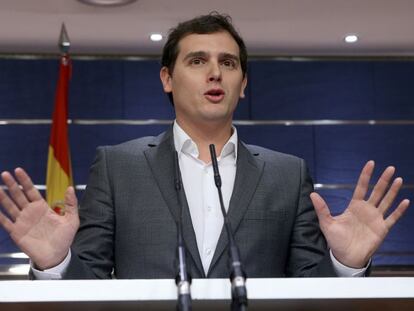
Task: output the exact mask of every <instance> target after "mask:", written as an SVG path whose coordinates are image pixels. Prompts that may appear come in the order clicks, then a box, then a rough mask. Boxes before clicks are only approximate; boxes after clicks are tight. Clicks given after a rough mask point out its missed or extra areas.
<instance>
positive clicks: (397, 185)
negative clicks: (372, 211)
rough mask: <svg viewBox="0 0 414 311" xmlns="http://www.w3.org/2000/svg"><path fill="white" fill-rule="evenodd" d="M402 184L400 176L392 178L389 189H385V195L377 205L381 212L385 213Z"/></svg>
mask: <svg viewBox="0 0 414 311" xmlns="http://www.w3.org/2000/svg"><path fill="white" fill-rule="evenodd" d="M402 184H403V180H402V178H401V177H398V178H396V179H395V180H394V182H393V183H392V185H391V187H390V189H389V190H388V191H387V194H386V195H385V197H384V198H383V199H382V201H381V203H380V205H379V206H378V209H379V211H380V212H381V213H382V214H385V213H386V212H387V210H388V209H389V208H390V207H391V205H392V203H393V202H394V200H395V198H396V197H397V194H398V192H399V191H400V189H401V186H402Z"/></svg>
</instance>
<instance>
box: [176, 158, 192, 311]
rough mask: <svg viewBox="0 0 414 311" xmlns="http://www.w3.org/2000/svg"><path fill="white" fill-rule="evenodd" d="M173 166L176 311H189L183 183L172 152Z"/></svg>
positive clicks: (189, 283) (190, 308)
mask: <svg viewBox="0 0 414 311" xmlns="http://www.w3.org/2000/svg"><path fill="white" fill-rule="evenodd" d="M174 161H175V162H174V164H175V176H174V185H175V190H176V192H177V198H178V205H179V206H180V213H179V217H178V220H177V258H178V267H177V268H178V269H177V270H178V271H177V276H176V278H175V284H177V294H178V298H177V310H178V311H191V310H192V307H191V291H190V286H191V276H190V275H189V274H188V271H187V260H186V251H185V246H184V239H183V228H182V222H181V215H182V210H183V198H182V197H183V183H182V179H181V173H180V165H179V163H178V153H177V151H174Z"/></svg>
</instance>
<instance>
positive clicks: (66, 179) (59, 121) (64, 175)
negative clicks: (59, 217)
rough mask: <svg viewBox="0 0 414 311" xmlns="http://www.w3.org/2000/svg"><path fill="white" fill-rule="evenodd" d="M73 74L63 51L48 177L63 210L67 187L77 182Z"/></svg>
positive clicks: (52, 198)
mask: <svg viewBox="0 0 414 311" xmlns="http://www.w3.org/2000/svg"><path fill="white" fill-rule="evenodd" d="M70 77H71V61H70V58H69V56H68V55H63V56H62V57H61V59H60V66H59V79H58V83H57V88H56V99H55V108H54V111H53V121H52V129H51V133H50V141H49V155H48V160H47V177H46V199H47V202H48V204H49V206H50V207H51V208H52V209H53V210H55V211H56V212H57V213H59V214H62V213H64V210H63V208H64V203H63V202H64V198H65V191H66V189H67V187H69V186H71V185H73V182H72V167H71V163H70V152H69V139H68V123H67V119H68V90H69V80H70Z"/></svg>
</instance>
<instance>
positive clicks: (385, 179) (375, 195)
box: [368, 166, 395, 206]
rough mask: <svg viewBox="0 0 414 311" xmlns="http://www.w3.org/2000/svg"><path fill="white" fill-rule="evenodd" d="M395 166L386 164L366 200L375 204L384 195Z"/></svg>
mask: <svg viewBox="0 0 414 311" xmlns="http://www.w3.org/2000/svg"><path fill="white" fill-rule="evenodd" d="M394 172H395V168H394V167H393V166H388V167H387V168H386V169H385V170H384V172H383V173H382V175H381V177H380V178H379V179H378V182H377V183H376V185H375V187H374V189H373V190H372V192H371V195H370V197H369V199H368V202H369V203H371V204H373V205H375V206H377V205H378V203H379V202H380V201H381V199H382V198H383V197H384V194H385V191H387V189H388V186H389V184H390V181H391V178H392V176H393V175H394Z"/></svg>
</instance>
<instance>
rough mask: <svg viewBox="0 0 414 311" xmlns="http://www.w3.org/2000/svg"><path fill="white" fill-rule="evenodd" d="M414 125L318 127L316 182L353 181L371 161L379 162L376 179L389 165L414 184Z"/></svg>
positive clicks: (316, 131)
mask: <svg viewBox="0 0 414 311" xmlns="http://www.w3.org/2000/svg"><path fill="white" fill-rule="evenodd" d="M413 137H414V125H404V126H397V125H395V126H389V125H376V126H370V125H348V126H345V125H341V126H319V127H316V129H315V154H316V155H315V159H316V160H315V161H316V163H317V164H316V168H315V170H316V176H315V178H316V181H317V182H318V183H344V184H352V183H355V182H356V181H357V179H358V176H359V172H360V170H361V169H362V167H363V166H364V164H365V163H366V161H368V160H374V161H375V162H376V166H377V168H376V170H375V174H374V178H375V179H376V178H378V177H379V174H380V173H381V172H382V171H383V170H384V169H385V168H386V167H387V166H389V165H394V166H395V167H396V169H397V174H398V175H401V176H402V177H403V178H404V180H405V182H406V183H409V184H414V169H413V163H414V162H413V156H414V140H413Z"/></svg>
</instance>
